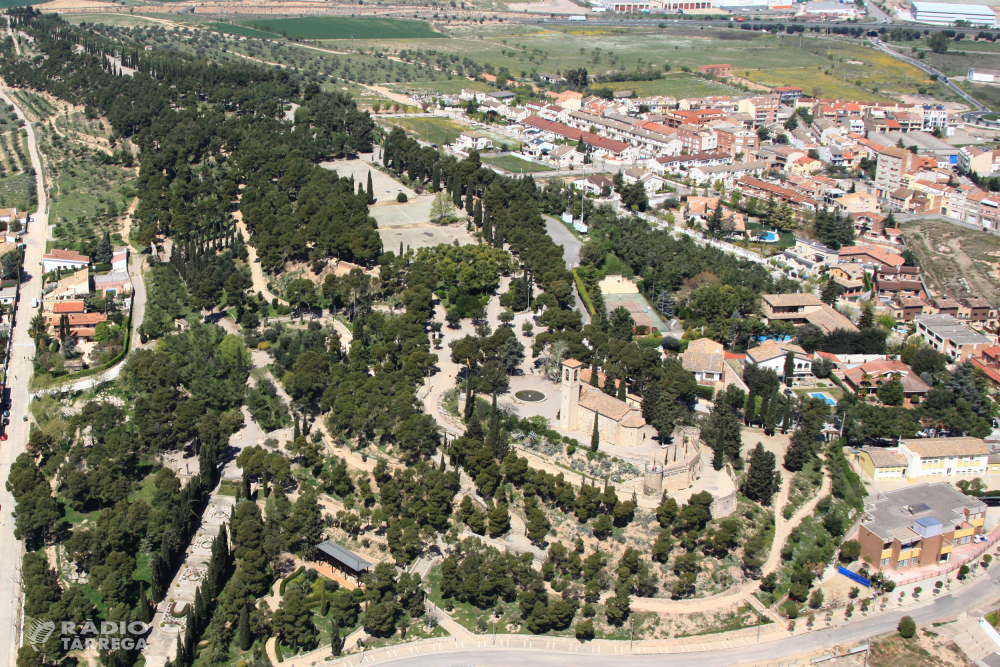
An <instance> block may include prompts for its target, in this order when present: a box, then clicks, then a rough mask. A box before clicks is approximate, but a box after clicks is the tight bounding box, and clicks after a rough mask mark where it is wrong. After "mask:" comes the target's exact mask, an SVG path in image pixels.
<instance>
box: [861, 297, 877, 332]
mask: <svg viewBox="0 0 1000 667" xmlns="http://www.w3.org/2000/svg"><path fill="white" fill-rule="evenodd" d="M874 326H875V308H874V307H873V306H872V303H871V301H866V302H865V304H864V305H863V306H861V317H860V318H859V319H858V328H860V329H871V328H872V327H874Z"/></svg>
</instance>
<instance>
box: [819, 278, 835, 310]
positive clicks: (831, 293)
mask: <svg viewBox="0 0 1000 667" xmlns="http://www.w3.org/2000/svg"><path fill="white" fill-rule="evenodd" d="M838 291H839V290H838V289H837V281H835V280H834V279H833V276H828V277H827V279H826V283H824V284H823V293H822V294H821V295H820V300H821V301H822V302H823V303H825V304H826V305H828V306H833V305H834V304H836V303H837V296H838Z"/></svg>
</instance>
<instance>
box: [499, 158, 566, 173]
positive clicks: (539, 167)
mask: <svg viewBox="0 0 1000 667" xmlns="http://www.w3.org/2000/svg"><path fill="white" fill-rule="evenodd" d="M482 160H483V162H485V163H487V164H491V165H493V166H494V167H499V168H500V169H505V170H506V171H509V172H511V173H512V174H519V173H521V172H524V173H525V174H532V173H536V172H540V171H552V167H546V166H545V165H544V164H538V163H536V162H529V161H528V160H523V159H521V158H519V157H516V156H514V155H500V156H498V157H484V158H482Z"/></svg>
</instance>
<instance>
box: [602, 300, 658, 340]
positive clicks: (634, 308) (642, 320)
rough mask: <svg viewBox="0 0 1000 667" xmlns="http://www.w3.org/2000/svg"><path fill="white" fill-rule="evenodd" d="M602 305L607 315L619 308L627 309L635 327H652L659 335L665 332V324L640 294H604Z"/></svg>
mask: <svg viewBox="0 0 1000 667" xmlns="http://www.w3.org/2000/svg"><path fill="white" fill-rule="evenodd" d="M604 303H605V304H607V306H608V313H611V311H612V310H614V309H615V308H618V307H619V306H623V307H625V308H626V309H628V312H629V313H631V315H632V319H633V320H635V324H636V326H640V327H654V328H656V329H659V331H660V333H664V332H666V331H667V325H666V323H665V322H664V321H663V320H662V319H660V316H659V314H657V312H656V311H655V310H653V307H652V306H651V305H649V302H648V301H646V299H645V297H643V296H642V295H641V294H605V295H604Z"/></svg>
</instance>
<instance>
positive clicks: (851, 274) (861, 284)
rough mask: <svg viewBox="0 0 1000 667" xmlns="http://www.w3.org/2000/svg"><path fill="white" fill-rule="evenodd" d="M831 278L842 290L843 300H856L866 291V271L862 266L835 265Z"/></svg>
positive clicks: (831, 269) (830, 272) (831, 268)
mask: <svg viewBox="0 0 1000 667" xmlns="http://www.w3.org/2000/svg"><path fill="white" fill-rule="evenodd" d="M829 276H830V277H831V278H832V279H833V281H834V282H835V283H837V285H838V286H840V289H841V290H842V291H841V293H840V296H841V298H844V299H849V300H850V299H856V298H858V297H859V296H861V295H862V294H864V293H865V292H866V291H867V290H866V289H865V270H864V268H863V267H862V266H861V265H860V264H834V265H833V266H831V267H830V270H829Z"/></svg>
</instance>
